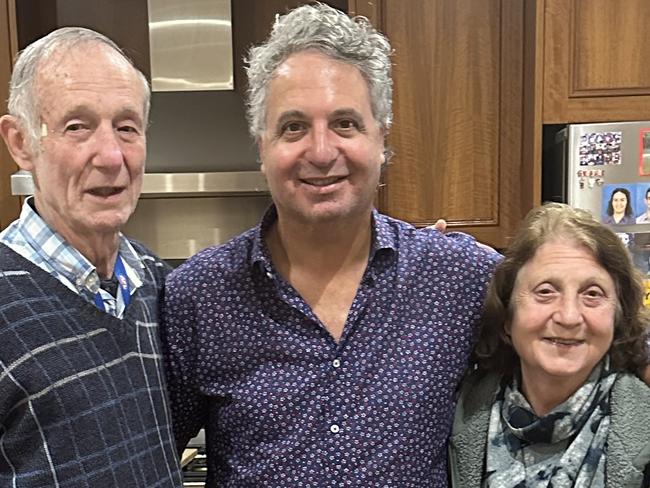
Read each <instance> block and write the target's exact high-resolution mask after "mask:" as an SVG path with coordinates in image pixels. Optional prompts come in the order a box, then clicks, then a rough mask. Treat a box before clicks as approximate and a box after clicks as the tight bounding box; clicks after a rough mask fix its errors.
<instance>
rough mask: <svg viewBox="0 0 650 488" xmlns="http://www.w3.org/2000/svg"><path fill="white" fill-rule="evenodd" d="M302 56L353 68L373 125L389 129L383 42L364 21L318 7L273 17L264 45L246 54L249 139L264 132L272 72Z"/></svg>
mask: <svg viewBox="0 0 650 488" xmlns="http://www.w3.org/2000/svg"><path fill="white" fill-rule="evenodd" d="M305 50H316V51H320V52H321V53H323V54H325V55H327V56H329V57H331V58H333V59H336V60H339V61H342V62H345V63H348V64H351V65H353V66H356V67H357V68H358V69H359V71H360V72H361V74H362V76H363V77H364V79H365V80H366V82H367V83H368V91H369V93H370V104H371V107H372V113H373V116H374V118H375V120H376V121H377V122H378V123H379V125H380V127H382V128H383V129H385V130H388V129H389V128H390V125H391V122H392V119H393V114H392V96H393V82H392V79H391V62H390V55H391V52H392V51H391V47H390V44H389V42H388V40H387V39H386V37H384V36H383V35H382V34H380V33H379V32H377V30H375V28H374V27H373V26H372V25H370V22H368V19H366V18H365V17H355V18H354V19H351V18H350V17H348V16H347V15H346V14H344V13H343V12H340V11H339V10H336V9H334V8H332V7H329V6H327V5H324V4H321V3H317V4H314V5H303V6H301V7H298V8H296V9H294V10H292V11H291V12H289V13H288V14H286V15H282V16H278V17H277V18H276V21H275V24H274V25H273V30H272V31H271V35H270V36H269V38H268V39H267V41H266V42H265V43H264V44H262V45H260V46H257V47H253V48H251V50H250V51H249V53H248V59H247V60H246V62H247V65H248V66H247V67H246V73H247V75H248V100H247V117H248V128H249V131H250V133H251V135H252V136H253V138H258V137H259V136H261V134H262V132H263V131H264V128H265V119H266V97H267V91H268V86H269V82H270V81H271V80H272V79H273V77H274V75H275V71H276V69H277V68H278V66H280V65H281V64H282V63H283V62H284V61H285V60H286V59H287V58H288V57H289V56H291V55H292V54H294V53H297V52H300V51H305Z"/></svg>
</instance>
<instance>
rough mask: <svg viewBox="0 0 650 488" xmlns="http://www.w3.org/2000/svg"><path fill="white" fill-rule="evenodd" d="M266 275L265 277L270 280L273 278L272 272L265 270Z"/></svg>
mask: <svg viewBox="0 0 650 488" xmlns="http://www.w3.org/2000/svg"><path fill="white" fill-rule="evenodd" d="M266 277H267V278H268V279H270V280H272V279H273V273H271V272H270V271H267V272H266Z"/></svg>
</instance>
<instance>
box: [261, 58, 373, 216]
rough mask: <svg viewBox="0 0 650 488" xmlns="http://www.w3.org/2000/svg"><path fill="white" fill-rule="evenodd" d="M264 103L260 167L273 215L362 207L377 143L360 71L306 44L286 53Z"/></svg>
mask: <svg viewBox="0 0 650 488" xmlns="http://www.w3.org/2000/svg"><path fill="white" fill-rule="evenodd" d="M266 109H267V112H266V129H265V132H264V134H263V135H262V137H261V139H260V141H259V147H260V155H261V158H262V171H263V172H264V173H265V175H266V178H267V181H268V184H269V188H270V190H271V194H272V195H273V200H274V202H275V204H276V206H277V208H278V213H279V215H280V217H281V218H282V217H285V218H289V219H293V220H294V221H296V222H302V223H313V222H319V221H323V220H331V219H340V218H346V217H358V216H363V215H367V214H369V212H370V210H371V208H372V203H373V198H374V194H375V191H376V189H377V185H378V182H379V175H380V168H381V164H382V162H383V149H384V143H383V131H382V130H381V129H380V127H379V125H378V123H377V121H376V120H375V119H374V118H373V116H372V110H371V107H370V96H369V93H368V86H367V83H366V82H365V80H364V79H363V77H362V76H361V73H360V72H359V70H358V69H357V68H356V67H354V66H351V65H349V64H346V63H342V62H340V61H336V60H334V59H331V58H329V57H326V56H324V55H322V54H320V53H316V52H312V51H303V52H300V53H297V54H293V55H292V56H290V57H289V58H288V59H287V60H286V61H285V62H284V63H283V64H282V65H280V67H278V69H277V72H276V77H275V78H274V79H273V80H272V81H271V82H270V84H269V90H268V98H267V106H266Z"/></svg>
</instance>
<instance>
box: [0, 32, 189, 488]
mask: <svg viewBox="0 0 650 488" xmlns="http://www.w3.org/2000/svg"><path fill="white" fill-rule="evenodd" d="M149 96H150V93H149V87H148V84H147V81H146V79H145V78H144V76H143V75H142V73H140V72H139V71H138V70H137V69H135V68H134V67H133V65H132V64H131V63H130V61H129V60H128V59H127V58H126V57H125V55H124V54H123V53H122V51H121V50H120V49H119V48H118V47H117V46H116V45H115V44H114V43H113V42H112V41H111V40H109V39H107V38H106V37H104V36H102V35H100V34H98V33H96V32H93V31H90V30H87V29H81V28H65V29H59V30H57V31H55V32H53V33H51V34H49V35H47V36H46V37H44V38H42V39H40V40H38V41H36V42H34V43H33V44H31V45H30V46H29V47H27V48H26V49H25V50H24V51H23V52H22V53H21V55H20V56H19V58H18V60H17V62H16V65H15V69H14V72H13V76H12V79H11V86H10V96H9V112H10V115H5V116H3V117H2V118H1V119H0V132H1V133H2V137H3V139H4V140H5V142H6V144H7V147H8V148H9V151H10V153H11V155H12V156H13V158H14V160H15V161H16V163H17V164H18V165H19V166H20V167H21V168H22V169H26V170H29V171H31V172H32V175H33V177H34V184H35V187H36V190H35V193H34V197H33V198H29V199H27V200H26V202H25V204H24V206H23V209H22V212H21V215H20V218H19V219H18V220H17V221H15V222H13V223H12V224H11V225H10V226H9V227H8V228H7V229H5V231H3V232H2V233H1V234H0V485H1V486H13V487H18V488H19V487H37V486H38V487H44V486H51V487H71V488H72V487H75V488H77V487H82V486H84V487H99V486H102V487H103V486H114V487H120V488H121V487H127V486H128V487H136V486H137V487H152V488H153V487H174V486H180V485H181V482H182V481H181V475H180V470H179V466H178V460H177V457H176V453H175V449H174V446H173V441H172V432H171V425H170V415H169V409H168V406H167V399H166V392H165V385H164V378H163V369H162V360H161V356H160V345H159V339H158V325H157V322H158V313H157V307H158V297H159V293H160V291H161V289H162V285H163V282H164V278H165V275H166V273H167V267H166V265H165V264H164V263H163V262H161V261H160V260H159V259H158V258H156V257H155V256H153V255H152V254H151V253H150V252H149V251H148V250H146V249H145V248H143V247H142V246H141V245H140V244H137V243H135V242H131V241H129V240H128V239H126V238H125V237H124V236H123V235H122V234H120V228H121V226H122V225H123V224H124V223H125V222H126V221H127V219H128V218H129V216H130V215H131V213H132V212H133V210H134V209H135V206H136V203H137V200H138V196H139V194H140V188H141V184H142V174H143V168H144V160H145V153H146V141H145V129H146V126H147V114H148V106H149Z"/></svg>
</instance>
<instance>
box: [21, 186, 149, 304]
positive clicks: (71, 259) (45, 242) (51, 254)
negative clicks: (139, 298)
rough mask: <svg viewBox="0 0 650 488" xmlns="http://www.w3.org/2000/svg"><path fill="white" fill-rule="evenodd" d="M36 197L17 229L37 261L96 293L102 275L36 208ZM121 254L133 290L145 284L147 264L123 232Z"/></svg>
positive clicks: (28, 203) (26, 207)
mask: <svg viewBox="0 0 650 488" xmlns="http://www.w3.org/2000/svg"><path fill="white" fill-rule="evenodd" d="M32 205H33V197H29V198H28V199H27V200H26V201H25V203H24V205H23V208H22V210H21V212H20V219H19V220H18V223H17V224H18V225H17V229H16V230H17V232H19V233H20V234H21V235H22V237H23V239H24V240H25V243H26V245H28V246H29V247H30V248H31V252H32V253H33V255H34V256H35V257H36V258H37V259H36V260H34V261H41V262H45V263H47V264H48V265H49V266H50V267H51V268H52V269H53V270H54V272H55V274H57V275H58V276H60V277H63V278H65V279H66V280H67V281H69V282H70V284H72V285H73V286H74V288H75V289H77V291H78V292H81V291H82V290H84V289H85V290H88V291H90V292H91V293H93V294H94V293H96V292H97V290H98V289H99V275H98V274H97V270H96V268H95V266H94V265H93V264H92V263H91V262H90V261H88V259H86V257H85V256H84V255H83V254H81V253H80V252H79V251H78V250H77V249H75V248H74V247H73V246H71V245H70V244H69V243H68V242H67V241H66V240H65V239H64V238H63V236H61V234H59V233H58V232H56V231H55V230H54V229H52V228H51V227H50V226H49V225H48V224H47V222H45V220H43V218H41V216H40V215H39V214H38V213H37V212H36V210H35V209H34V208H33V206H32ZM118 252H119V254H120V256H121V257H122V259H123V261H124V268H125V270H126V274H127V277H128V279H129V281H130V283H129V284H130V286H131V290H132V292H133V291H135V290H136V289H137V288H139V287H140V286H142V283H143V281H144V264H143V263H142V261H141V260H140V258H139V256H138V254H137V253H136V251H135V249H134V248H133V246H132V245H131V243H130V242H129V241H128V240H127V239H126V238H125V237H124V236H123V235H122V234H121V233H120V235H119V251H118Z"/></svg>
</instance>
